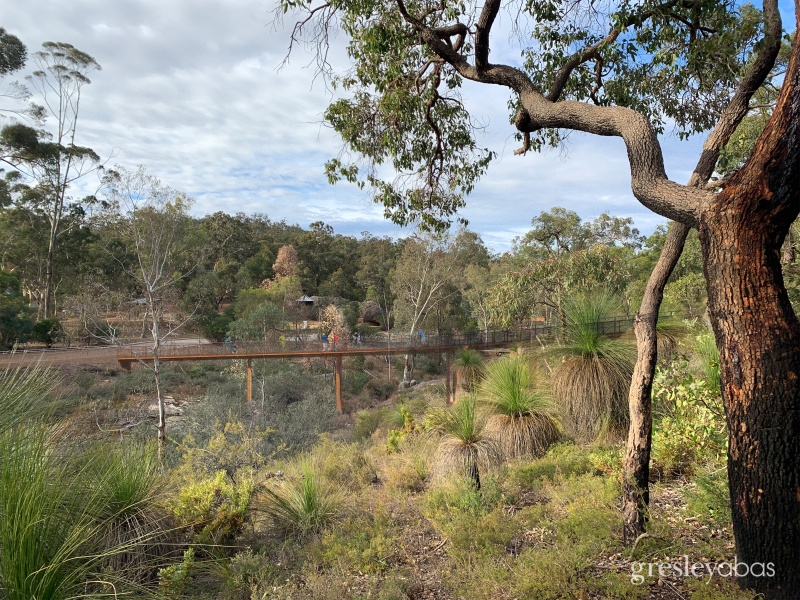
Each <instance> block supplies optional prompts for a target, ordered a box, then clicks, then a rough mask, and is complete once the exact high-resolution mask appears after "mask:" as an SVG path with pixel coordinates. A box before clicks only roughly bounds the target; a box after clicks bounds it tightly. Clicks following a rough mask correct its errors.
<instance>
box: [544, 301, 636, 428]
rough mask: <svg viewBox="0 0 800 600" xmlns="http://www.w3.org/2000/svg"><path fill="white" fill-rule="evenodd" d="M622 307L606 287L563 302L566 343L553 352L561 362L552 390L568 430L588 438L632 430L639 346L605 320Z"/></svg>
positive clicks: (551, 382)
mask: <svg viewBox="0 0 800 600" xmlns="http://www.w3.org/2000/svg"><path fill="white" fill-rule="evenodd" d="M619 310H620V309H619V302H618V301H617V299H616V298H615V297H614V296H613V295H612V294H610V293H609V292H607V291H604V290H601V291H597V292H594V293H587V294H581V295H576V296H573V297H571V298H569V299H567V300H566V301H565V302H564V305H563V311H564V328H563V331H562V337H563V340H564V344H563V345H561V346H558V347H557V348H554V349H553V350H552V351H551V354H556V355H558V356H560V358H561V362H560V363H559V364H558V365H557V366H556V367H555V369H554V370H553V374H552V377H551V379H550V389H551V392H552V395H553V398H554V400H555V401H556V403H557V404H558V406H559V408H560V411H561V414H562V423H563V425H564V427H565V429H566V430H567V432H569V433H570V434H571V435H573V436H575V437H576V438H578V439H580V440H583V441H591V440H594V439H597V438H598V437H599V436H606V437H610V438H622V437H624V436H625V435H626V433H627V430H628V422H629V418H630V417H629V414H628V391H629V388H630V384H631V377H632V376H633V357H634V353H633V348H632V347H631V346H630V345H628V344H626V343H625V342H622V341H619V340H616V339H613V338H612V337H611V336H610V335H609V334H608V333H606V328H605V327H604V325H603V324H604V323H607V322H608V321H609V319H611V318H613V317H614V316H616V315H618V314H619Z"/></svg>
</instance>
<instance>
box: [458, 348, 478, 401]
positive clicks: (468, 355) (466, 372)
mask: <svg viewBox="0 0 800 600" xmlns="http://www.w3.org/2000/svg"><path fill="white" fill-rule="evenodd" d="M453 367H454V369H455V373H456V377H457V378H458V379H457V381H458V382H460V384H461V386H462V387H463V388H464V389H465V390H467V391H468V392H471V391H472V390H473V388H474V387H475V385H476V383H477V382H478V380H479V379H480V376H481V373H482V371H483V356H482V355H481V353H480V352H478V351H477V350H474V349H473V348H462V349H461V350H459V351H458V352H456V360H455V363H454V365H453ZM456 387H458V383H457V384H456Z"/></svg>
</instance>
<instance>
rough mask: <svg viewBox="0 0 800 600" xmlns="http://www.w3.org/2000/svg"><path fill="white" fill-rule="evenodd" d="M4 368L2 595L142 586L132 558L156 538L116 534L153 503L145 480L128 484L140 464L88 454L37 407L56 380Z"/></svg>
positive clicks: (0, 401) (47, 598)
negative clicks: (97, 458)
mask: <svg viewBox="0 0 800 600" xmlns="http://www.w3.org/2000/svg"><path fill="white" fill-rule="evenodd" d="M4 375H6V377H4V378H2V379H0V597H2V598H4V599H8V600H23V599H25V600H29V599H30V598H37V599H38V600H66V599H68V598H93V597H109V596H111V595H116V594H117V593H120V594H122V593H128V592H132V591H136V592H142V588H141V586H140V585H139V584H140V583H141V582H142V579H141V578H139V579H138V582H137V578H136V577H132V576H131V575H132V572H131V568H130V567H131V563H130V560H128V558H126V557H130V556H132V555H133V554H135V553H136V552H137V550H138V549H139V548H141V547H142V546H143V542H144V541H145V538H149V539H151V540H152V536H151V535H150V534H148V535H146V536H142V535H141V534H139V533H133V534H131V535H126V536H124V538H119V537H115V536H114V534H113V532H117V535H118V534H119V531H120V524H121V522H122V520H123V519H125V518H126V516H127V515H130V514H131V511H132V509H133V505H134V504H135V505H136V506H138V507H139V508H143V507H144V505H145V504H146V500H147V498H146V495H145V496H143V495H142V494H141V493H137V492H135V491H134V490H133V487H135V486H130V485H124V486H123V483H122V482H123V481H128V480H129V479H130V477H128V476H127V475H126V474H127V473H129V472H130V471H131V469H130V468H128V465H127V464H125V461H122V460H118V461H115V462H114V461H112V462H113V465H112V462H107V463H103V464H98V463H97V462H96V461H94V460H88V459H87V458H88V456H87V455H84V454H81V453H80V452H79V451H78V450H76V449H75V448H74V446H73V445H72V444H70V442H69V440H66V439H64V436H63V435H62V433H63V432H61V431H60V430H59V429H58V428H52V427H50V426H49V425H48V423H47V422H46V420H45V419H43V418H40V417H41V415H40V417H39V418H37V416H36V415H33V414H32V411H31V408H32V407H33V406H34V402H35V403H36V404H38V405H40V406H41V405H44V404H46V399H47V395H46V394H47V392H48V391H51V390H52V389H53V388H54V386H55V385H56V381H55V380H54V379H53V378H52V377H50V376H49V375H48V374H47V373H42V372H38V371H36V370H34V371H32V372H23V371H16V372H6V373H4ZM23 417H24V418H23ZM109 460H110V459H109ZM133 470H135V469H133ZM148 485H149V484H148ZM123 487H124V488H126V490H127V491H125V490H123V489H122V488H123ZM144 487H148V486H144ZM120 499H121V500H123V502H122V503H120V502H119V500H120ZM163 554H164V553H163V552H153V553H151V554H149V555H148V556H147V561H148V563H149V565H150V572H151V573H154V572H155V570H156V569H157V568H158V565H159V563H160V564H163V560H164V559H163ZM153 561H156V562H153ZM112 567H113V568H112Z"/></svg>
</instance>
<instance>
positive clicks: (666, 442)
mask: <svg viewBox="0 0 800 600" xmlns="http://www.w3.org/2000/svg"><path fill="white" fill-rule="evenodd" d="M653 412H654V416H655V426H654V430H653V464H654V468H655V470H657V471H660V472H661V474H662V475H663V476H670V475H675V474H680V473H686V472H689V473H691V472H692V471H693V470H694V469H696V468H697V466H698V465H704V464H718V463H719V462H720V461H722V460H723V459H724V457H725V454H726V452H727V443H728V435H727V428H726V426H725V417H724V411H723V408H722V398H721V396H720V392H719V388H718V387H717V388H716V389H713V388H711V387H710V386H709V385H708V383H707V382H706V381H704V380H702V379H698V378H696V377H695V376H693V375H692V374H691V373H690V372H689V370H688V363H687V362H686V360H685V359H684V360H680V359H679V360H676V361H674V362H673V363H672V365H670V366H669V367H667V368H665V369H658V370H657V371H656V375H655V379H654V381H653Z"/></svg>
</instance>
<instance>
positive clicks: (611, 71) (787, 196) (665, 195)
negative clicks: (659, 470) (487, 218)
mask: <svg viewBox="0 0 800 600" xmlns="http://www.w3.org/2000/svg"><path fill="white" fill-rule="evenodd" d="M282 6H283V8H284V10H285V11H288V10H290V9H294V10H297V11H300V12H301V13H302V14H301V16H300V18H299V20H298V21H297V24H296V25H295V28H294V29H293V33H292V43H295V42H299V41H301V40H303V39H305V40H311V41H313V42H315V43H317V44H318V45H319V47H320V48H321V49H322V50H323V51H322V52H321V53H320V58H321V60H320V63H319V65H320V67H321V68H322V69H326V68H327V67H328V63H327V62H326V60H325V58H326V56H327V55H326V53H325V52H324V50H325V48H326V47H327V40H328V36H329V33H330V29H331V27H334V26H339V27H341V28H342V29H343V30H344V32H345V33H346V34H347V35H348V36H349V44H348V54H349V57H350V59H351V61H352V68H351V69H350V70H349V71H348V72H346V73H343V74H340V75H337V76H336V77H334V82H335V84H336V85H338V86H339V88H340V89H341V90H343V92H344V94H345V95H346V97H345V98H343V99H340V100H337V101H335V102H334V103H333V104H332V105H331V106H330V107H329V109H328V111H327V113H326V117H327V120H328V121H329V123H330V124H331V125H332V126H333V127H334V128H335V129H336V130H337V131H338V132H339V133H340V134H341V136H342V138H343V140H344V142H345V145H346V147H347V149H348V150H349V151H350V152H351V153H352V154H353V155H354V156H355V157H356V158H357V159H358V160H357V162H353V163H350V162H347V161H345V160H344V159H343V158H341V157H340V158H338V159H334V160H332V161H331V162H330V163H329V165H328V174H329V176H330V178H331V179H332V180H336V179H340V178H345V179H347V180H350V181H357V182H360V183H362V184H364V185H370V186H372V188H373V189H374V190H375V196H374V197H375V200H376V201H377V202H379V203H382V204H383V205H384V206H385V209H386V215H387V216H388V217H390V218H392V219H393V220H395V221H396V222H398V223H408V222H411V221H420V222H421V223H423V224H424V225H427V226H429V227H434V228H437V227H442V226H445V225H447V224H448V223H449V221H450V219H451V217H452V216H453V215H454V214H455V212H456V211H457V210H458V209H459V208H461V207H462V206H463V204H464V200H463V196H464V194H467V193H469V192H470V191H471V189H472V187H473V185H474V182H475V180H476V179H477V178H478V177H479V176H480V175H481V174H482V173H483V172H484V171H485V170H486V168H488V166H489V163H490V161H491V158H492V153H491V151H489V150H485V149H481V148H479V147H478V145H477V143H476V141H475V136H474V127H473V122H472V121H471V119H470V115H469V113H468V111H467V108H466V105H465V103H464V101H463V98H462V94H461V88H462V84H463V82H464V81H465V80H469V81H471V82H474V83H476V84H486V85H492V86H502V87H505V88H507V89H508V90H509V103H510V105H511V106H512V107H513V108H514V114H513V123H514V125H515V127H516V128H517V130H518V132H519V136H520V138H521V141H522V147H521V148H520V153H525V152H526V151H527V150H530V149H537V148H540V147H542V146H544V145H546V144H548V143H559V141H560V139H561V137H562V132H563V131H570V130H574V131H582V132H585V133H589V134H594V135H600V136H615V137H619V138H621V139H622V140H623V141H624V142H625V145H626V149H627V156H628V160H629V165H630V171H631V189H632V192H633V195H634V196H635V198H636V199H637V200H638V201H639V202H640V203H641V204H643V205H644V206H646V207H648V208H650V209H651V210H653V211H654V212H656V213H658V214H660V215H662V216H664V217H667V218H669V219H672V220H673V221H675V223H676V225H675V226H673V228H672V231H671V233H670V237H669V239H668V244H667V247H668V248H670V249H672V250H671V251H668V252H667V253H666V254H665V258H664V260H663V263H662V264H659V266H658V267H657V273H656V275H654V277H653V278H652V279H651V282H650V285H649V286H648V290H647V291H648V293H647V294H646V296H645V302H644V303H643V307H642V309H641V310H640V315H639V316H640V318H639V321H640V323H641V325H640V327H641V330H640V331H639V336H640V341H642V344H643V346H648V344H647V343H646V342H647V338H648V336H649V337H650V338H653V336H652V329H653V328H652V324H653V323H654V320H655V318H656V317H655V315H656V314H657V309H658V306H659V304H660V298H659V296H660V293H661V292H662V291H663V284H661V283H660V281H659V278H664V275H668V272H669V270H670V268H671V264H673V263H674V260H673V259H672V257H673V256H675V255H677V254H679V253H680V247H681V245H682V241H683V239H684V238H685V234H686V231H688V228H696V229H698V231H699V234H700V240H701V245H702V249H703V259H704V270H705V276H706V281H707V287H708V305H709V314H710V318H711V321H712V326H713V328H714V332H715V336H716V342H717V346H718V348H719V351H720V360H721V365H722V374H723V375H722V381H723V383H722V392H723V398H724V402H725V409H726V416H727V421H728V428H729V432H730V433H729V436H730V439H729V461H728V474H729V481H730V491H731V505H732V511H733V526H734V535H735V538H736V545H737V557H738V559H739V560H740V561H743V562H747V563H755V562H765V563H767V562H771V563H773V564H774V567H775V573H776V574H775V577H772V578H758V577H754V576H752V575H749V576H746V577H743V578H742V579H741V583H742V585H744V586H747V587H752V588H755V589H757V590H759V591H760V592H763V593H764V594H765V595H767V596H769V597H776V598H780V597H791V595H792V594H793V593H794V591H796V590H797V589H800V545H798V544H797V540H798V539H800V493H798V490H800V463H798V461H797V460H796V456H797V454H798V451H799V450H800V377H798V375H797V373H799V372H800V371H798V369H800V324H798V320H797V318H796V316H795V314H794V311H793V310H792V308H791V305H790V303H789V298H788V295H787V293H786V290H785V287H784V285H783V279H782V272H781V265H780V247H781V244H782V242H783V239H784V237H785V236H786V233H787V231H788V230H789V227H790V225H791V223H792V221H793V220H794V219H795V217H796V216H797V214H798V212H799V211H800V177H799V176H798V172H799V171H798V156H800V154H799V153H798V143H799V142H800V129H798V128H800V89H798V77H800V76H799V75H798V71H800V65H798V61H799V60H800V47H799V46H798V43H797V41H796V40H795V42H794V44H793V47H792V52H791V58H790V62H789V67H788V70H787V71H786V72H785V75H784V79H783V82H782V87H781V94H780V96H779V99H778V101H777V103H776V106H775V110H774V112H773V114H772V116H771V117H770V119H769V121H768V123H767V125H766V127H765V129H764V132H763V133H762V134H761V136H760V137H759V140H758V143H757V144H756V146H755V148H754V150H753V152H752V154H751V155H750V157H749V158H748V160H747V162H746V163H745V164H744V166H743V167H742V168H741V169H739V170H738V171H737V172H736V173H734V174H733V175H731V176H730V177H728V178H726V179H725V180H724V181H722V182H718V183H717V184H715V185H713V186H709V185H707V182H708V181H709V179H710V178H711V176H712V174H713V171H714V168H715V165H716V163H717V159H718V157H719V152H720V149H721V148H722V147H723V146H724V145H725V144H726V142H727V141H728V140H729V139H730V136H731V134H732V132H733V131H734V129H735V127H736V125H737V124H738V123H739V122H740V121H741V120H742V118H743V117H744V116H745V115H746V114H747V112H748V110H749V108H750V101H751V98H752V95H753V93H754V92H755V90H757V89H758V88H759V87H760V86H761V85H762V84H763V83H764V81H765V80H766V79H767V78H768V77H769V74H770V69H771V67H772V65H773V64H774V62H775V59H776V56H777V54H778V50H779V47H780V41H781V36H782V23H781V16H780V13H779V11H778V6H777V1H776V0H768V1H766V2H764V5H763V10H762V11H758V10H756V9H754V8H753V7H751V6H748V5H738V4H737V3H735V2H718V1H711V0H656V1H650V0H645V1H643V2H632V1H627V0H619V1H612V2H608V3H602V4H601V3H597V2H581V1H578V2H571V1H570V2H566V1H564V2H562V1H560V0H532V1H530V2H526V3H517V2H510V3H509V2H507V3H501V2H500V1H499V0H485V1H484V2H476V3H472V2H450V1H448V0H437V1H435V2H434V1H426V0H416V1H413V2H411V1H407V0H357V1H354V2H351V1H348V2H342V1H339V0H333V1H331V2H328V3H321V2H314V1H313V0H311V1H309V0H283V2H282ZM794 6H795V12H796V14H798V13H800V0H795V2H794ZM501 7H503V10H506V11H507V12H508V13H509V14H510V20H511V21H512V22H513V23H514V31H513V32H512V35H509V34H508V32H507V31H506V32H502V31H496V29H497V25H496V23H497V17H498V15H499V14H500V11H501ZM506 40H511V41H512V42H515V41H522V42H523V46H522V48H521V50H522V56H523V60H522V61H520V62H514V63H509V64H498V63H493V62H492V61H491V60H490V47H492V48H494V49H498V48H499V47H500V46H501V45H502V44H503V43H505V42H506ZM504 55H506V56H511V55H514V51H513V50H511V52H508V53H505V54H504ZM473 89H474V85H473ZM667 122H673V123H674V124H675V126H676V128H677V130H678V131H679V132H681V133H682V134H690V133H693V132H700V131H707V130H711V131H712V133H711V135H710V136H709V138H708V140H707V142H706V144H705V146H704V148H703V151H702V153H701V156H700V157H699V160H698V164H697V167H696V169H695V172H694V173H693V175H692V178H691V179H690V181H689V182H688V183H687V184H685V185H684V184H679V183H676V182H673V181H670V180H669V179H668V177H667V175H666V171H665V168H664V161H663V157H662V152H661V146H660V143H659V140H658V134H659V133H660V132H661V131H662V130H663V128H664V126H665V124H666V123H667ZM386 167H391V168H392V170H393V171H394V172H396V174H397V175H396V177H395V178H394V179H393V180H387V179H385V178H384V177H383V175H385V173H386V171H387V169H386ZM521 168H523V166H522V165H521ZM649 345H650V346H652V344H649ZM640 351H641V350H640ZM654 356H655V350H654V349H653V350H652V351H649V350H648V351H647V352H645V355H644V357H643V358H644V359H643V358H642V357H640V366H642V367H643V369H644V372H643V373H639V374H638V375H637V376H638V377H641V380H640V381H639V383H640V384H642V385H639V391H640V392H641V393H640V394H635V393H634V392H635V390H632V394H631V396H632V401H631V404H632V406H633V407H634V408H635V409H636V410H637V411H638V413H639V416H640V417H641V418H642V421H643V423H642V424H641V427H640V428H639V430H638V431H634V427H633V426H632V438H634V439H633V443H632V445H633V446H634V448H635V449H636V450H637V451H635V452H633V453H632V454H633V456H632V461H631V462H632V463H633V464H635V465H638V466H641V464H642V458H643V457H642V452H646V451H647V448H649V425H647V423H646V422H648V421H649V415H648V414H647V410H648V403H647V399H648V398H649V387H648V386H649V383H648V381H647V375H648V370H651V368H652V367H651V366H650V365H652V361H653V358H654ZM634 385H638V384H637V381H636V380H634ZM629 458H631V457H630V456H629ZM629 468H630V464H629ZM628 479H629V480H628V487H629V488H632V489H633V491H634V493H633V494H630V495H628V494H626V498H627V500H628V501H630V499H631V498H633V499H634V500H635V499H636V496H637V494H638V495H639V496H641V495H642V494H643V493H645V494H646V488H644V489H638V490H636V489H635V488H636V485H635V484H636V481H637V477H636V476H634V477H633V478H632V479H631V478H630V477H629V478H628ZM631 482H633V483H634V485H631ZM634 505H636V502H635V501H634ZM627 510H628V509H627V508H626V514H628V513H627ZM637 512H639V511H637V510H636V508H635V507H634V510H633V514H634V517H636V513H637ZM639 514H640V513H639ZM634 520H636V519H634ZM635 528H636V527H635V526H634V527H633V529H635Z"/></svg>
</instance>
